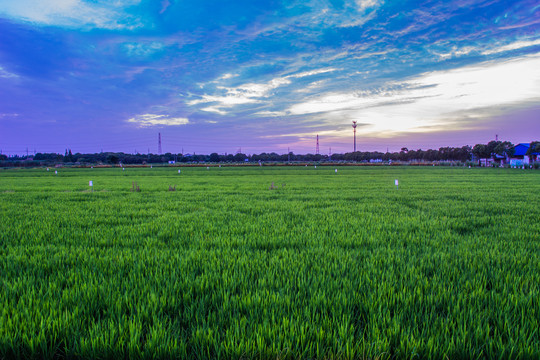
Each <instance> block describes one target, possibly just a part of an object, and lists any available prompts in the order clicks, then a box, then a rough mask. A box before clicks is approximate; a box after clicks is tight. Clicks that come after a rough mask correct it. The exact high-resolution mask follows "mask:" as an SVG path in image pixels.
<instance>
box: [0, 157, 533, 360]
mask: <svg viewBox="0 0 540 360" xmlns="http://www.w3.org/2000/svg"><path fill="white" fill-rule="evenodd" d="M394 179H399V183H400V186H399V189H396V187H395V186H394ZM89 180H92V181H93V182H94V185H95V186H94V192H93V193H92V192H89V191H88V190H89V186H88V181H89ZM133 181H134V182H137V184H138V185H139V187H140V189H141V192H131V191H130V190H131V187H132V182H133ZM272 182H274V185H275V187H276V189H275V190H269V187H270V185H271V183H272ZM283 184H284V186H283ZM169 185H176V189H177V191H175V192H170V191H168V187H169ZM539 194H540V172H538V171H532V170H517V169H468V168H439V167H435V168H431V167H429V168H413V167H340V168H338V173H337V174H336V173H335V172H334V167H332V168H329V167H321V166H319V167H318V169H314V168H313V167H255V168H227V167H222V168H217V167H214V168H210V169H209V170H207V169H206V168H182V173H181V174H178V169H177V168H153V169H150V168H139V169H133V168H126V169H125V171H122V169H97V168H96V169H59V170H58V175H55V174H54V170H51V171H49V172H47V171H46V170H45V169H33V170H0V217H1V221H0V286H1V290H2V291H1V292H0V358H25V359H26V358H34V359H40V358H55V357H56V358H60V357H62V358H174V357H177V358H199V359H205V358H223V359H226V358H240V357H243V358H280V359H297V358H306V359H307V358H339V359H341V358H344V359H357V358H378V359H387V358H411V359H412V358H433V359H441V358H445V357H448V358H490V359H492V358H505V359H506V358H539V357H540V334H539V330H538V329H539V328H540V257H539V255H538V254H540V235H539V234H540V221H539V220H540V209H539V207H538V204H539V203H540V195H539Z"/></svg>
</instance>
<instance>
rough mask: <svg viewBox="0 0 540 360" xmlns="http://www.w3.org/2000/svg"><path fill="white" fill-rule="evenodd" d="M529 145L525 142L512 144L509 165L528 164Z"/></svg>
mask: <svg viewBox="0 0 540 360" xmlns="http://www.w3.org/2000/svg"><path fill="white" fill-rule="evenodd" d="M530 146H531V145H530V144H527V143H519V144H517V145H516V146H514V155H512V157H511V158H510V165H511V166H523V165H529V162H530V158H529V155H527V151H528V150H529V147H530Z"/></svg>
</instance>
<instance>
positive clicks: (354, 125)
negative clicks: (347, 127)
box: [352, 121, 356, 152]
mask: <svg viewBox="0 0 540 360" xmlns="http://www.w3.org/2000/svg"><path fill="white" fill-rule="evenodd" d="M352 128H353V132H354V152H356V121H353V122H352Z"/></svg>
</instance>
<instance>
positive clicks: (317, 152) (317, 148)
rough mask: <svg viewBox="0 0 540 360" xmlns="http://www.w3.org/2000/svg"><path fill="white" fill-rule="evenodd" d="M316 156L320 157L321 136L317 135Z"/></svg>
mask: <svg viewBox="0 0 540 360" xmlns="http://www.w3.org/2000/svg"><path fill="white" fill-rule="evenodd" d="M315 154H317V155H319V134H317V147H316V148H315Z"/></svg>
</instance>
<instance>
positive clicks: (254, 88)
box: [188, 77, 291, 115]
mask: <svg viewBox="0 0 540 360" xmlns="http://www.w3.org/2000/svg"><path fill="white" fill-rule="evenodd" d="M290 83H291V81H290V80H289V79H287V78H283V77H282V78H275V79H272V80H270V81H269V82H267V83H249V84H244V85H240V86H238V87H234V88H226V87H223V86H219V87H218V89H221V90H225V91H226V95H224V96H215V95H203V96H202V98H201V99H197V100H192V101H189V102H188V105H198V104H207V103H216V104H215V105H213V106H209V107H205V108H202V109H201V110H202V111H209V112H214V113H217V114H221V115H225V114H226V113H227V112H226V111H225V110H223V108H230V107H233V106H236V105H243V104H250V103H258V102H261V100H260V99H261V98H266V97H268V95H269V92H270V91H272V90H273V89H276V88H278V87H280V86H281V85H285V84H290Z"/></svg>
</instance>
